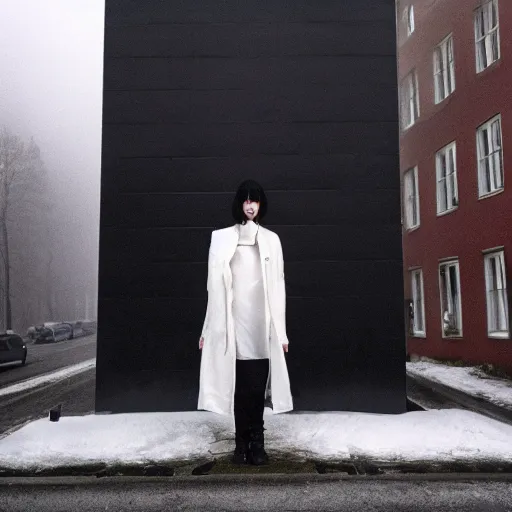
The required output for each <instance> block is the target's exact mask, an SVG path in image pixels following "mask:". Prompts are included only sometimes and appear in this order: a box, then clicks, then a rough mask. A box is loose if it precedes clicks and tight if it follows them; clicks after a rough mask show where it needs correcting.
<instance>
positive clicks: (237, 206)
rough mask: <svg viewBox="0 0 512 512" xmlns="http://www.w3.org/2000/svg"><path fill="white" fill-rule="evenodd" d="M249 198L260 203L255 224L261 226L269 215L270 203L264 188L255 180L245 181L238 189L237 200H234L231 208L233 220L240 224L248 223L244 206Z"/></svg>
mask: <svg viewBox="0 0 512 512" xmlns="http://www.w3.org/2000/svg"><path fill="white" fill-rule="evenodd" d="M248 198H249V199H251V200H252V201H257V202H259V203H260V208H259V211H258V215H256V217H255V218H254V222H257V223H258V224H260V223H261V219H263V218H264V217H265V215H266V214H267V208H268V202H267V196H266V195H265V191H264V190H263V187H262V186H261V185H260V184H259V183H258V182H257V181H254V180H245V181H243V182H242V183H241V184H240V186H239V187H238V190H237V191H236V195H235V198H234V199H233V206H232V208H231V213H232V215H233V218H234V219H235V220H236V222H237V223H238V224H245V223H246V222H247V217H246V216H245V213H244V209H243V204H244V202H245V201H247V199H248Z"/></svg>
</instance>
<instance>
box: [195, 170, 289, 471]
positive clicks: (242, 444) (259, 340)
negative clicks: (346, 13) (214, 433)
mask: <svg viewBox="0 0 512 512" xmlns="http://www.w3.org/2000/svg"><path fill="white" fill-rule="evenodd" d="M266 212H267V198H266V196H265V192H264V190H263V188H262V187H261V186H260V185H259V184H258V183H256V182H255V181H253V180H247V181H244V182H243V183H242V184H241V185H240V186H239V187H238V190H237V192H236V195H235V198H234V200H233V205H232V214H233V218H234V219H235V221H236V223H235V224H234V225H233V226H230V227H228V228H223V229H217V230H214V231H213V232H212V238H211V242H210V251H209V256H208V280H207V289H208V306H207V308H206V317H205V321H204V325H203V330H202V333H201V338H200V341H199V348H200V349H201V350H202V354H201V370H200V379H199V380H200V383H199V400H198V409H202V410H207V411H212V412H216V413H219V414H227V415H230V416H231V417H232V418H233V419H234V424H235V425H234V426H235V442H236V447H235V452H234V454H233V459H232V460H233V462H234V463H236V464H243V463H246V462H247V463H250V464H255V465H261V464H267V463H268V456H267V453H266V452H265V447H264V435H263V431H264V430H265V429H264V428H263V425H264V421H263V411H264V403H265V399H266V398H267V399H271V402H272V409H273V412H274V414H276V413H283V412H288V411H291V410H292V409H293V401H292V396H291V392H290V381H289V377H288V369H287V365H286V359H285V355H284V353H285V352H288V337H287V335H286V318H285V314H286V292H285V282H284V261H283V250H282V246H281V240H280V238H279V236H278V235H277V233H274V232H273V231H271V230H269V229H267V228H265V227H263V226H262V225H261V224H260V221H261V220H262V219H263V217H264V216H265V214H266Z"/></svg>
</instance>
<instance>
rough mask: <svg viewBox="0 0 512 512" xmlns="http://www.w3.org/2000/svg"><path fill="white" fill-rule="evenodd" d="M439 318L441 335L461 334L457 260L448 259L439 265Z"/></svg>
mask: <svg viewBox="0 0 512 512" xmlns="http://www.w3.org/2000/svg"><path fill="white" fill-rule="evenodd" d="M439 290H440V294H441V318H442V325H443V337H450V336H462V311H461V294H460V272H459V262H458V261H456V260H455V261H450V262H446V263H441V265H440V266H439Z"/></svg>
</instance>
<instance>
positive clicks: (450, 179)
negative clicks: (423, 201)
mask: <svg viewBox="0 0 512 512" xmlns="http://www.w3.org/2000/svg"><path fill="white" fill-rule="evenodd" d="M436 174H437V213H438V214H443V213H445V212H449V211H451V210H453V209H454V208H456V207H457V205H458V204H459V198H458V191H457V157H456V151H455V142H452V143H451V144H448V146H445V147H444V148H443V149H441V150H440V151H438V152H437V153H436Z"/></svg>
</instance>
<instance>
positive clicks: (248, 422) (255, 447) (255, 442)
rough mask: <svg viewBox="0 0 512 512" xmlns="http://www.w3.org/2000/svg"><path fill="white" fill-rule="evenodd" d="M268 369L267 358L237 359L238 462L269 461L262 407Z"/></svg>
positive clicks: (234, 456) (233, 459) (236, 454)
mask: <svg viewBox="0 0 512 512" xmlns="http://www.w3.org/2000/svg"><path fill="white" fill-rule="evenodd" d="M268 371H269V360H268V359H250V360H238V359H237V361H236V383H235V407H234V412H235V428H236V432H235V443H236V447H235V451H234V453H233V457H232V461H233V463H235V464H243V463H245V462H250V463H251V464H255V465H261V464H266V463H268V456H267V454H266V453H265V449H264V437H263V431H264V428H263V411H264V404H265V386H266V383H267V378H268Z"/></svg>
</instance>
